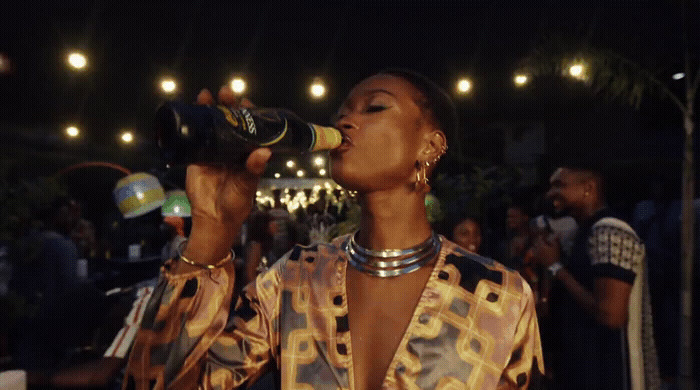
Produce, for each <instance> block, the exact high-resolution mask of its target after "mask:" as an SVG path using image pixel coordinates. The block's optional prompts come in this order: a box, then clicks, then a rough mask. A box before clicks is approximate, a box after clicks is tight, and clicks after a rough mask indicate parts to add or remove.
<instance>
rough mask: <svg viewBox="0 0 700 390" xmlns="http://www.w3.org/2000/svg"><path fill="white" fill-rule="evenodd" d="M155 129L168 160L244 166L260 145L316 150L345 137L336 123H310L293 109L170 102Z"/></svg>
mask: <svg viewBox="0 0 700 390" xmlns="http://www.w3.org/2000/svg"><path fill="white" fill-rule="evenodd" d="M155 127H156V134H157V137H158V145H159V147H160V148H161V150H162V151H163V157H164V158H165V159H166V162H168V163H169V164H178V165H179V164H190V163H223V164H227V165H230V166H243V165H244V164H245V161H246V159H247V158H248V155H249V154H250V153H251V152H252V151H253V150H254V149H256V148H259V147H269V148H270V149H271V150H272V151H273V153H274V152H276V151H277V152H296V153H300V152H301V153H303V152H315V151H319V150H329V149H333V148H336V147H338V146H339V145H340V143H341V142H342V136H341V134H340V132H339V131H338V130H337V129H335V128H333V127H326V126H319V125H316V124H312V123H307V122H305V121H303V120H302V119H300V118H299V117H298V116H297V115H296V114H294V113H293V112H291V111H289V110H285V109H277V108H260V109H259V108H239V109H233V108H230V107H226V106H222V105H219V106H204V105H195V104H187V103H182V102H177V101H171V102H166V103H164V104H163V105H161V106H160V107H159V108H158V110H157V111H156V121H155Z"/></svg>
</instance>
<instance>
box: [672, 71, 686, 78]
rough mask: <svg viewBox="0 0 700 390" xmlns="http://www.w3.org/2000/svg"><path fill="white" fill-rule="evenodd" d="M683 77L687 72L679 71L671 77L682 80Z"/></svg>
mask: <svg viewBox="0 0 700 390" xmlns="http://www.w3.org/2000/svg"><path fill="white" fill-rule="evenodd" d="M683 77H685V73H683V72H678V73H676V74H674V75H673V76H671V78H673V79H674V80H680V79H682V78H683Z"/></svg>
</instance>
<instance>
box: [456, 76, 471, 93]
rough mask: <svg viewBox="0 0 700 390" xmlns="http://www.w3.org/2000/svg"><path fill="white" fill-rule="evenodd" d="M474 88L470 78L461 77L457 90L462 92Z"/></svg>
mask: <svg viewBox="0 0 700 390" xmlns="http://www.w3.org/2000/svg"><path fill="white" fill-rule="evenodd" d="M471 89H472V82H471V81H469V79H460V80H459V81H458V82H457V91H459V92H460V93H467V92H469V91H471Z"/></svg>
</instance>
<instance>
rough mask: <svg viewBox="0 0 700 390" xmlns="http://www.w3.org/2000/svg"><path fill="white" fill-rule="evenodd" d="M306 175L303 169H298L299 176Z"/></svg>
mask: <svg viewBox="0 0 700 390" xmlns="http://www.w3.org/2000/svg"><path fill="white" fill-rule="evenodd" d="M304 175H305V172H304V171H303V170H302V169H300V170H298V171H297V177H304Z"/></svg>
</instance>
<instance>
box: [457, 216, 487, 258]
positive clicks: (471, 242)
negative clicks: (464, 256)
mask: <svg viewBox="0 0 700 390" xmlns="http://www.w3.org/2000/svg"><path fill="white" fill-rule="evenodd" d="M452 239H453V240H454V242H455V243H457V244H458V245H460V246H462V247H464V248H466V249H467V250H468V251H470V252H474V253H478V252H479V248H480V247H481V227H480V226H479V224H478V223H476V222H475V221H473V220H471V219H465V220H464V221H462V222H460V223H459V224H458V225H457V226H455V228H454V230H453V232H452Z"/></svg>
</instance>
